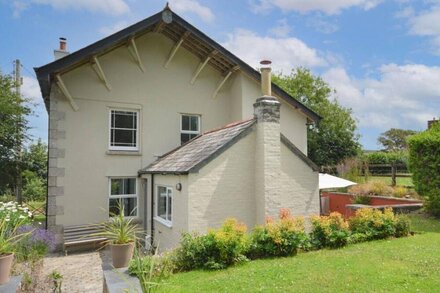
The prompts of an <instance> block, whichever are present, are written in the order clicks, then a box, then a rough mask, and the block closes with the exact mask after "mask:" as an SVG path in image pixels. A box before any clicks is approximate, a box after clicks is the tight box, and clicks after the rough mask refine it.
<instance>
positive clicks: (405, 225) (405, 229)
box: [394, 215, 411, 237]
mask: <svg viewBox="0 0 440 293" xmlns="http://www.w3.org/2000/svg"><path fill="white" fill-rule="evenodd" d="M394 224H395V226H396V233H395V234H394V236H396V237H406V236H408V235H409V234H410V233H411V221H410V219H409V217H408V216H406V215H397V216H396V220H395V223H394Z"/></svg>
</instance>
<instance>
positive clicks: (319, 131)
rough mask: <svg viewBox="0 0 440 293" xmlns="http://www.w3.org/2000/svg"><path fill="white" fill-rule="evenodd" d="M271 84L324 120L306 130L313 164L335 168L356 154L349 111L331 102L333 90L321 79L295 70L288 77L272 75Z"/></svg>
mask: <svg viewBox="0 0 440 293" xmlns="http://www.w3.org/2000/svg"><path fill="white" fill-rule="evenodd" d="M273 82H275V83H276V84H277V85H278V86H280V87H281V88H282V89H284V90H285V91H286V92H287V93H289V94H290V95H291V96H292V97H294V98H295V99H297V100H298V101H300V102H302V103H303V104H304V105H306V106H307V107H309V108H310V109H312V110H313V111H315V112H316V113H317V114H319V115H320V116H321V117H322V118H323V119H322V120H321V122H320V123H319V124H318V125H315V126H314V127H311V128H309V130H308V150H309V154H308V155H309V157H310V158H311V159H312V160H313V161H314V162H315V163H316V164H318V165H320V166H330V165H336V164H338V163H340V162H342V161H343V160H344V159H346V158H349V157H352V156H355V155H357V153H358V152H359V150H360V145H359V135H358V134H357V133H356V129H357V127H356V121H355V120H354V119H353V117H352V116H351V114H352V111H351V109H348V108H344V107H342V106H341V105H340V104H339V103H338V101H337V100H336V99H331V96H332V94H334V93H335V91H334V90H332V89H331V88H330V86H329V85H328V84H327V83H326V82H325V81H324V80H323V79H322V78H320V77H318V76H314V75H313V74H312V73H311V72H310V70H308V69H306V68H296V69H294V70H292V72H291V74H290V75H282V74H276V75H274V76H273Z"/></svg>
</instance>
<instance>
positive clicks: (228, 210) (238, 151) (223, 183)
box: [188, 131, 255, 233]
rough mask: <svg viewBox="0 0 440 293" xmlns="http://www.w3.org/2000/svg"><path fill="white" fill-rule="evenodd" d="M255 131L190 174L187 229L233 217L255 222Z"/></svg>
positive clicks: (201, 229) (199, 228)
mask: <svg viewBox="0 0 440 293" xmlns="http://www.w3.org/2000/svg"><path fill="white" fill-rule="evenodd" d="M254 150H255V131H252V132H251V133H249V134H247V135H246V136H245V137H244V138H242V139H240V140H239V141H238V142H236V143H235V144H234V145H232V146H231V147H230V148H228V149H227V150H226V151H225V152H223V153H222V154H220V155H219V156H218V157H216V158H215V159H213V160H212V161H211V162H210V163H209V164H207V165H205V166H204V167H203V168H202V169H200V170H199V172H198V173H190V174H189V175H188V194H189V202H188V216H189V219H188V220H189V222H188V229H189V231H198V232H200V233H205V232H206V231H207V229H208V228H215V227H219V226H220V225H221V224H222V223H223V222H224V220H225V219H226V218H229V217H234V218H236V219H238V220H239V221H241V222H243V223H245V224H246V225H247V227H248V228H249V229H251V228H252V227H253V226H254V225H255V198H254V191H255V190H254V186H255V184H254V172H253V170H254V167H255V166H254V165H255V160H254V159H255V158H254Z"/></svg>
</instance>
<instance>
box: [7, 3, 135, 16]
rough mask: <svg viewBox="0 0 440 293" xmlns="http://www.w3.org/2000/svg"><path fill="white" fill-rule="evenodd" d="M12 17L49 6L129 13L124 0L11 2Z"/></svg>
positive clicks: (60, 8)
mask: <svg viewBox="0 0 440 293" xmlns="http://www.w3.org/2000/svg"><path fill="white" fill-rule="evenodd" d="M12 4H13V7H14V16H18V15H19V14H20V13H21V11H23V10H24V9H26V8H28V7H29V6H30V5H33V4H34V5H49V6H51V7H52V8H54V9H58V10H86V11H90V12H97V13H105V14H111V15H121V14H125V13H127V12H129V11H130V8H129V6H128V5H127V3H126V2H125V0H13V2H12Z"/></svg>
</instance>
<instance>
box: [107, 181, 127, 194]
mask: <svg viewBox="0 0 440 293" xmlns="http://www.w3.org/2000/svg"><path fill="white" fill-rule="evenodd" d="M110 185H111V188H110V189H111V193H110V194H111V195H119V194H124V191H123V180H122V179H111V180H110Z"/></svg>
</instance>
